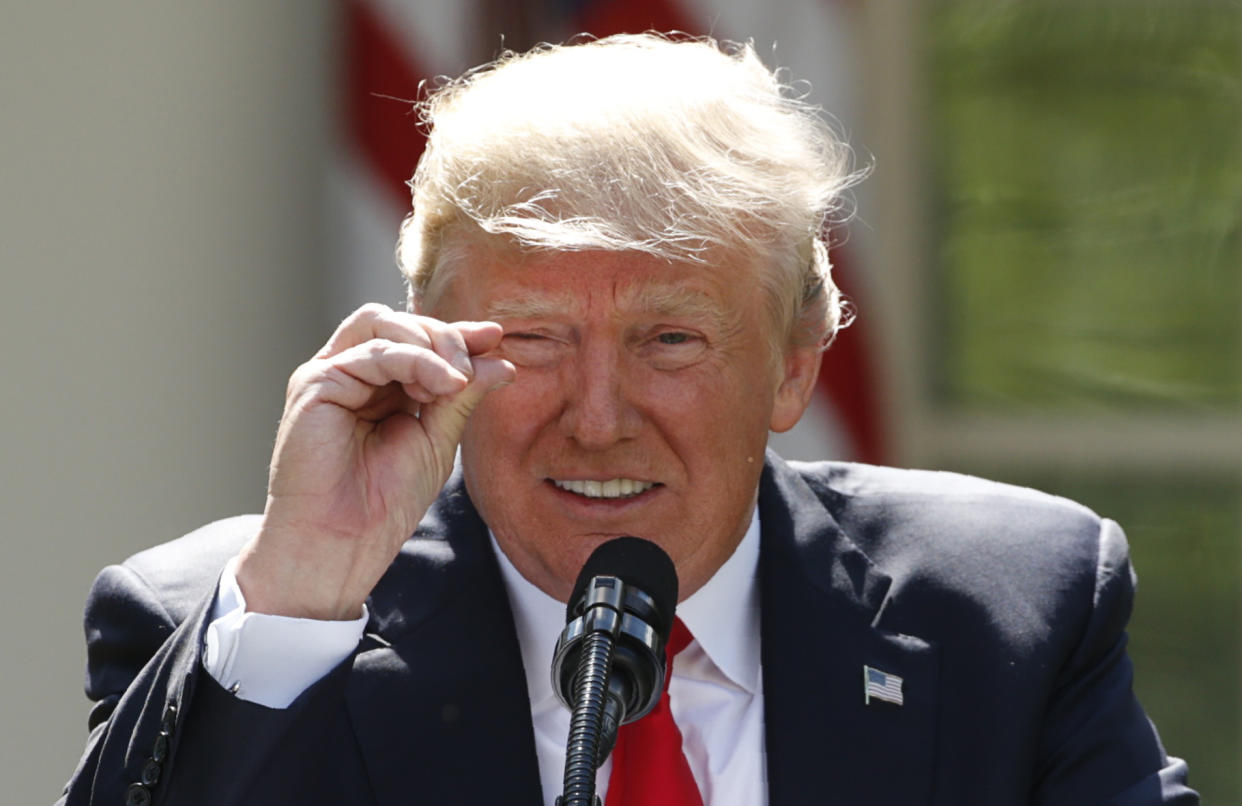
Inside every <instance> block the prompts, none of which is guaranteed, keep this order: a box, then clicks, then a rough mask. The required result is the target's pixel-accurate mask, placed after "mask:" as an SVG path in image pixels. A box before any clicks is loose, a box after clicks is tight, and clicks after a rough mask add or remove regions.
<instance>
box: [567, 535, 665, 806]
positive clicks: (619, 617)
mask: <svg viewBox="0 0 1242 806" xmlns="http://www.w3.org/2000/svg"><path fill="white" fill-rule="evenodd" d="M676 607H677V569H676V568H674V566H673V561H672V560H671V559H669V556H668V555H667V554H665V553H664V550H663V549H661V548H660V547H659V546H657V545H656V544H655V543H652V542H651V541H649V540H643V539H641V538H637V537H618V538H615V539H613V540H609V541H608V542H607V543H604V544H603V545H601V546H600V547H599V548H597V549H596V550H595V551H594V552H592V554H591V556H590V558H588V559H587V561H586V564H585V565H584V566H582V571H581V573H579V574H578V581H577V582H576V583H575V584H574V591H573V594H572V595H571V596H570V597H569V605H568V608H567V610H566V615H565V618H566V621H567V622H568V623H567V624H566V625H565V629H564V630H563V631H562V632H561V636H560V638H559V639H558V640H557V642H556V654H555V655H554V657H553V659H552V688H553V690H554V691H555V692H556V696H557V698H558V699H559V700H560V701H561V702H562V703H563V704H564V705H565V707H567V708H569V709H570V710H571V711H572V712H573V716H572V717H571V719H570V724H569V739H568V741H567V742H566V748H565V778H564V789H563V792H562V794H561V796H560V797H559V798H557V801H556V802H557V804H558V806H595V804H598V802H599V801H598V799H597V798H596V797H595V770H596V769H597V768H598V767H599V765H600V764H601V763H602V762H603V761H604V759H605V758H607V757H608V754H609V753H610V752H612V747H613V744H615V743H616V740H617V729H618V728H619V727H620V726H621V725H623V724H625V723H626V722H633V721H634V720H635V719H638V718H640V717H643V716H646V715H647V713H649V712H650V711H651V710H652V709H653V708H655V707H656V705H657V704H658V703H659V701H660V695H661V693H662V692H663V689H664V645H665V643H666V642H667V641H668V635H669V631H670V630H671V629H672V626H673V613H674V611H675V609H676Z"/></svg>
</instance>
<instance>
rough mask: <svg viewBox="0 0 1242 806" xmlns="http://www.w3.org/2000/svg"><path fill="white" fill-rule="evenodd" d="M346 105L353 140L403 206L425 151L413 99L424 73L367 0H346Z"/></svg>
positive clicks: (369, 164) (377, 177) (390, 192)
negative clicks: (410, 181) (408, 183)
mask: <svg viewBox="0 0 1242 806" xmlns="http://www.w3.org/2000/svg"><path fill="white" fill-rule="evenodd" d="M344 46H345V53H344V57H345V80H344V88H343V89H344V92H345V101H344V109H345V116H346V127H347V131H348V134H349V137H350V139H351V140H352V141H353V143H354V145H355V147H356V148H357V149H358V151H359V152H360V153H361V155H362V157H363V160H364V162H366V164H367V165H368V167H370V169H371V171H372V173H373V174H374V176H375V178H376V179H377V180H378V181H379V183H380V184H381V186H382V187H383V188H384V191H385V192H386V193H387V194H388V195H389V196H390V197H391V199H392V200H393V201H394V202H396V203H397V204H398V205H399V206H400V207H401V208H403V209H404V208H406V207H408V206H409V204H410V190H409V188H408V187H407V186H406V184H405V183H406V180H408V179H409V178H410V177H411V176H412V175H413V173H414V166H415V164H417V163H418V157H419V155H420V154H422V153H423V135H422V133H421V132H420V131H419V130H418V118H417V117H415V115H414V112H413V111H412V107H411V101H413V100H414V99H415V98H416V97H417V96H418V84H419V81H420V79H421V78H422V77H423V76H425V75H426V72H425V71H424V70H423V69H422V66H421V65H419V64H417V63H416V62H415V61H414V59H413V57H412V56H411V54H409V53H407V52H406V49H405V48H404V47H403V46H402V43H401V42H400V41H399V40H398V39H397V38H396V37H395V36H394V34H393V31H391V30H390V29H389V28H388V27H387V26H386V25H385V24H384V22H383V20H381V19H380V18H379V17H378V15H377V14H376V12H375V10H374V9H372V8H371V7H370V6H369V5H368V4H367V3H366V2H364V0H346V2H345V43H344Z"/></svg>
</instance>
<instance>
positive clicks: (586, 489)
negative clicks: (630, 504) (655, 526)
mask: <svg viewBox="0 0 1242 806" xmlns="http://www.w3.org/2000/svg"><path fill="white" fill-rule="evenodd" d="M552 483H553V484H555V485H556V486H557V487H560V488H561V489H562V490H568V491H569V492H571V493H577V494H578V495H584V496H586V497H587V498H630V497H632V496H635V495H638V494H639V493H643V492H646V491H647V490H650V489H651V488H652V487H654V486H655V482H651V481H635V480H634V479H609V480H608V481H560V480H558V479H553V481H552Z"/></svg>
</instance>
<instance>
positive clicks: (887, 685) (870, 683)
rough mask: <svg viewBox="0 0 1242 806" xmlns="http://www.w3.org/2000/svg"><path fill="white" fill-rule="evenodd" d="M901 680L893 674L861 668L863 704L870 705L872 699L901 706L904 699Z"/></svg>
mask: <svg viewBox="0 0 1242 806" xmlns="http://www.w3.org/2000/svg"><path fill="white" fill-rule="evenodd" d="M901 683H902V680H901V678H900V677H898V676H897V675H895V674H889V673H888V672H881V671H880V670H879V669H872V668H871V667H870V666H864V667H863V702H864V703H866V704H867V705H870V704H871V700H872V698H875V699H877V700H881V701H883V702H891V703H893V704H894V705H901V704H902V703H903V702H905V698H904V697H903V696H902V694H901Z"/></svg>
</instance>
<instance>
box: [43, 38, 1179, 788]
mask: <svg viewBox="0 0 1242 806" xmlns="http://www.w3.org/2000/svg"><path fill="white" fill-rule="evenodd" d="M424 113H425V114H426V117H427V120H428V122H429V123H430V125H431V134H430V140H429V142H428V145H427V150H426V153H425V154H424V157H423V159H422V161H421V162H420V164H419V167H418V170H417V172H416V175H415V180H414V184H413V188H414V212H413V214H412V216H411V217H410V218H409V219H408V220H407V221H406V223H405V225H404V227H403V230H402V239H401V245H400V258H401V263H402V265H403V268H404V270H405V271H406V273H407V276H408V278H409V282H410V297H411V300H410V304H411V311H412V312H411V313H398V312H394V311H391V310H388V309H386V308H383V307H382V306H367V307H364V308H363V309H361V310H359V311H358V312H356V313H355V314H354V315H352V316H351V317H349V318H348V319H347V320H346V321H345V322H344V323H343V324H342V325H341V326H340V327H339V328H338V330H337V331H336V333H335V334H334V335H333V336H332V338H331V339H330V340H329V341H328V343H327V345H325V347H324V348H323V349H322V350H321V351H320V352H319V353H318V354H317V355H316V356H314V357H313V358H312V359H311V360H310V361H308V362H307V363H306V364H304V365H302V366H301V367H299V368H298V369H297V370H296V371H295V372H294V373H293V376H292V378H291V380H290V382H289V386H288V396H287V405H286V410H285V414H284V417H283V419H282V421H281V425H280V429H279V433H278V435H277V440H276V448H275V454H274V457H273V461H272V470H271V478H270V484H269V495H268V500H267V506H266V508H265V511H264V514H263V516H262V518H261V519H260V518H253V517H252V518H241V519H231V520H228V521H222V522H220V523H217V524H213V525H211V526H208V527H205V528H204V529H202V530H199V531H198V532H195V533H193V534H191V535H188V536H186V537H185V538H182V539H181V540H179V541H175V542H173V543H171V544H168V545H165V546H161V547H157V548H155V549H152V550H150V551H148V552H143V553H142V554H139V555H137V556H136V557H134V558H131V559H130V560H128V561H127V562H126V563H125V564H124V565H121V566H117V567H113V568H110V569H107V570H105V571H104V572H103V574H101V575H100V578H99V580H98V581H97V582H96V586H95V588H94V590H93V591H92V594H91V599H90V602H89V605H88V612H87V633H88V643H89V648H90V661H89V669H88V681H87V688H88V694H89V695H90V696H91V697H92V698H93V699H96V700H98V702H99V704H98V705H97V706H96V708H95V711H94V712H93V714H92V716H91V722H90V724H91V727H92V730H91V737H90V743H89V745H88V748H87V751H86V754H85V755H84V756H83V759H82V762H81V763H80V765H79V768H78V770H77V771H76V772H75V775H74V778H73V780H71V781H70V784H69V786H68V788H67V790H66V796H65V798H64V801H63V802H65V803H69V804H84V803H105V802H106V803H117V802H126V803H134V804H141V803H175V804H184V803H200V802H201V803H212V804H226V803H299V804H301V803H376V804H396V803H435V804H442V803H482V802H502V803H522V804H526V803H530V804H535V803H545V804H551V803H552V802H553V801H554V799H555V797H556V795H557V794H559V792H560V787H559V783H560V766H561V764H562V763H563V759H564V741H565V735H566V729H567V725H568V715H567V713H566V712H565V710H564V709H563V708H561V707H560V706H559V705H558V704H557V703H556V702H555V700H554V699H553V698H552V694H551V688H550V685H549V683H548V668H549V663H550V660H551V645H552V642H553V641H554V640H555V637H556V634H557V632H558V631H559V629H560V627H561V626H562V622H563V615H562V614H563V604H562V603H563V602H564V600H565V599H566V598H567V596H568V595H569V592H570V588H571V586H572V584H573V582H574V579H575V578H576V576H577V574H578V571H579V569H580V568H581V566H582V564H583V562H584V561H585V560H586V558H587V556H588V555H589V554H590V553H591V551H592V550H593V549H594V548H596V547H597V546H598V545H600V544H601V543H602V542H603V541H605V540H607V539H610V538H612V537H616V536H618V535H626V534H628V535H636V536H639V537H643V538H646V539H648V540H652V541H655V542H656V543H658V544H659V545H660V546H662V547H663V548H664V549H665V550H666V551H667V552H668V554H669V555H670V556H671V558H672V559H673V561H674V563H675V565H676V568H677V572H678V575H679V577H680V585H681V599H682V601H681V604H680V606H679V611H678V612H679V615H680V617H681V619H682V620H683V621H684V622H685V624H686V625H687V626H688V627H689V630H690V633H691V634H692V635H693V641H692V642H691V644H690V646H689V648H687V649H686V650H685V651H684V652H683V653H681V654H680V655H679V656H678V658H677V662H676V664H675V666H674V674H673V678H672V681H671V684H670V687H669V695H670V700H671V708H672V713H673V716H674V717H675V718H676V721H677V723H678V725H679V727H680V729H681V733H682V735H683V739H684V741H683V749H684V753H685V756H686V763H687V764H688V766H689V769H690V771H691V773H692V775H693V780H694V784H696V785H697V789H698V794H697V797H701V798H702V802H703V803H705V804H713V805H714V806H720V805H721V804H762V803H765V802H766V803H771V804H774V806H778V805H783V804H801V803H840V804H855V803H883V804H890V803H891V804H914V803H934V804H945V805H947V804H954V806H959V805H960V804H981V805H982V804H987V805H988V806H995V805H996V804H1025V803H1039V804H1069V803H1074V804H1078V803H1084V804H1086V803H1092V804H1094V803H1099V804H1103V803H1113V804H1154V803H1195V802H1197V796H1196V795H1195V794H1194V793H1193V792H1192V791H1190V790H1189V789H1188V788H1186V786H1185V776H1186V768H1185V765H1184V764H1183V763H1182V762H1180V761H1178V760H1176V759H1171V758H1168V757H1166V756H1165V754H1164V751H1163V749H1162V748H1161V746H1160V743H1159V740H1158V738H1157V737H1156V733H1155V731H1154V729H1153V728H1152V726H1151V725H1150V723H1149V722H1148V720H1147V719H1146V717H1145V715H1144V714H1143V712H1142V709H1141V708H1140V707H1139V705H1138V703H1137V702H1136V700H1135V699H1134V696H1133V694H1132V693H1131V690H1130V676H1131V672H1130V664H1129V661H1128V659H1127V657H1126V654H1125V648H1124V647H1125V636H1124V632H1123V630H1124V626H1125V622H1126V619H1127V617H1128V613H1129V608H1130V602H1131V597H1132V579H1131V572H1130V568H1129V563H1128V558H1127V553H1126V546H1125V540H1124V537H1123V536H1122V534H1121V531H1120V530H1119V529H1118V528H1117V526H1116V525H1115V524H1112V523H1110V522H1108V521H1101V520H1099V519H1098V518H1097V517H1096V516H1095V515H1093V514H1092V513H1090V512H1088V511H1086V510H1084V509H1083V508H1081V507H1078V506H1076V505H1074V504H1072V503H1069V502H1066V501H1063V500H1059V499H1053V498H1050V497H1047V496H1043V495H1040V494H1038V493H1034V492H1031V491H1027V490H1020V489H1015V488H1009V487H1005V486H1001V485H995V484H991V483H988V482H983V481H980V480H975V479H968V478H964V477H958V476H951V475H947V474H928V473H912V472H907V471H896V470H888V469H881V468H872V467H859V466H851V465H847V464H820V465H797V466H795V465H789V464H786V463H784V462H782V461H781V460H780V459H779V458H778V457H776V456H774V455H768V456H766V457H765V454H764V446H765V442H766V438H767V434H768V432H769V430H774V431H782V430H786V429H789V428H790V427H792V426H793V425H794V423H795V422H796V421H797V420H798V418H799V417H800V416H801V414H802V412H803V410H804V409H805V408H806V406H807V403H808V401H809V399H810V395H811V391H812V389H813V387H814V383H815V378H816V373H817V371H818V366H819V356H820V351H821V350H822V349H823V348H824V347H826V346H827V344H828V343H829V342H830V341H831V339H832V336H833V334H834V332H835V330H836V328H837V327H838V326H839V325H840V320H841V313H840V310H841V300H840V297H839V295H838V293H837V291H836V288H835V286H833V284H832V281H831V278H830V274H829V265H828V260H827V251H826V249H825V246H824V244H823V242H822V239H821V233H822V231H823V230H824V225H825V221H826V220H827V219H828V218H829V217H830V216H831V215H832V214H833V213H834V211H835V210H836V209H837V205H838V202H839V198H840V194H841V192H842V191H843V189H844V188H845V187H846V186H847V185H848V184H849V183H850V182H851V181H852V179H853V177H852V176H851V175H850V173H849V171H848V168H847V166H848V155H847V151H846V148H845V147H844V145H843V144H842V143H841V142H840V141H839V140H838V139H837V138H835V137H834V136H833V134H832V132H831V131H830V130H829V129H828V128H827V127H826V126H825V125H824V123H823V122H822V121H821V119H820V118H819V116H818V115H817V114H816V113H815V111H814V110H813V109H812V108H809V107H807V106H806V105H804V104H803V103H801V102H800V101H798V100H795V99H794V98H793V97H792V96H791V95H790V93H789V91H788V89H787V88H785V87H782V86H781V85H780V84H779V82H778V81H777V80H776V78H775V77H774V75H773V74H772V73H771V72H770V71H769V70H767V69H766V68H765V67H763V65H762V64H761V63H760V62H759V60H758V59H757V58H756V56H755V54H754V52H753V50H752V49H751V48H750V47H748V46H738V47H729V48H722V47H720V46H718V45H717V44H716V43H714V42H712V41H710V40H703V41H691V40H669V39H666V38H663V37H659V36H650V35H649V36H624V37H613V38H609V39H606V40H602V41H599V42H593V43H585V44H579V45H574V46H569V47H563V48H542V49H539V50H537V51H535V52H532V53H530V54H526V55H521V56H519V55H510V56H506V57H504V58H502V59H501V61H500V62H499V63H498V64H496V65H492V66H490V67H489V68H487V69H484V70H480V71H475V72H472V73H470V74H468V75H467V76H465V77H463V78H462V79H459V80H458V81H456V82H453V83H451V84H449V85H447V86H446V87H444V88H442V89H441V90H439V91H438V92H437V93H435V94H433V95H432V97H431V98H430V100H429V102H428V103H427V104H426V106H425V108H424ZM458 454H459V456H460V460H459V462H458V461H455V456H457V455H458ZM626 785H627V786H628V783H627V784H626ZM619 787H620V783H619V780H618V781H613V780H612V769H611V765H610V762H609V763H606V764H605V765H604V766H603V767H602V768H601V770H600V773H599V789H600V791H601V792H607V791H608V790H609V789H619ZM541 793H542V794H541ZM689 802H692V800H691V801H689ZM608 803H609V804H610V805H611V804H612V801H608Z"/></svg>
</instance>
